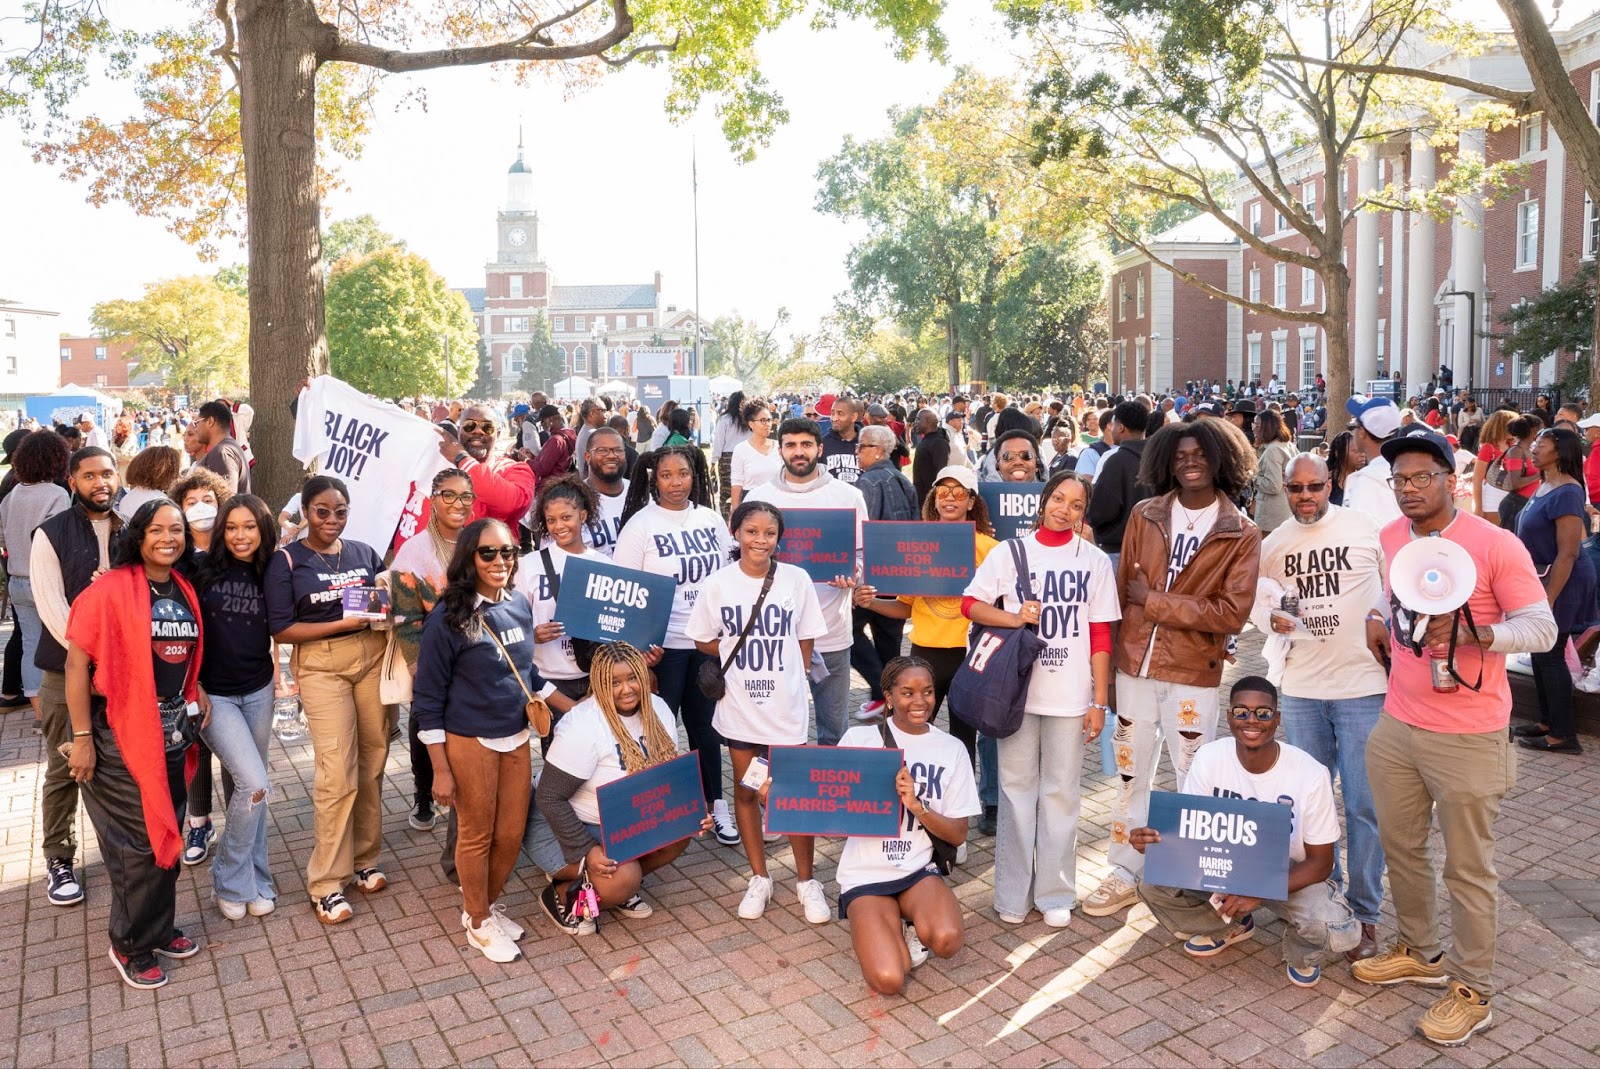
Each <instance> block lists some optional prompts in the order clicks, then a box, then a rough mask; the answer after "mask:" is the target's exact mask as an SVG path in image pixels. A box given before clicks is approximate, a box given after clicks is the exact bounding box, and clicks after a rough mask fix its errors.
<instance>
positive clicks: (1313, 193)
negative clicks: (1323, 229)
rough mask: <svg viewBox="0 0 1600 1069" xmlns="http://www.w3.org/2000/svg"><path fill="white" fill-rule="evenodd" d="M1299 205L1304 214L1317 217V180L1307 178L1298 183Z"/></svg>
mask: <svg viewBox="0 0 1600 1069" xmlns="http://www.w3.org/2000/svg"><path fill="white" fill-rule="evenodd" d="M1300 206H1301V207H1302V208H1304V209H1305V210H1306V214H1307V215H1309V216H1311V218H1313V219H1315V218H1316V217H1317V180H1316V179H1315V178H1307V179H1306V180H1305V181H1304V182H1301V183H1300Z"/></svg>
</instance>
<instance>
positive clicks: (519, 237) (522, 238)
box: [506, 226, 528, 249]
mask: <svg viewBox="0 0 1600 1069" xmlns="http://www.w3.org/2000/svg"><path fill="white" fill-rule="evenodd" d="M506 241H507V242H508V243H509V244H510V245H511V246H512V248H517V249H520V248H522V246H524V245H526V244H527V243H528V232H527V231H526V230H524V229H523V228H522V227H520V226H514V227H512V228H511V229H510V230H508V231H506Z"/></svg>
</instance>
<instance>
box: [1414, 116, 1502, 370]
mask: <svg viewBox="0 0 1600 1069" xmlns="http://www.w3.org/2000/svg"><path fill="white" fill-rule="evenodd" d="M1484 142H1485V136H1484V131H1482V130H1463V131H1462V132H1461V152H1460V158H1461V159H1466V158H1467V157H1468V156H1476V157H1477V158H1478V159H1480V160H1481V159H1483V148H1484ZM1451 246H1452V247H1451V256H1450V280H1451V283H1452V285H1451V287H1450V288H1451V289H1457V290H1465V291H1467V292H1470V293H1472V294H1475V295H1476V299H1475V302H1474V308H1473V314H1472V315H1470V316H1469V315H1468V314H1467V300H1466V298H1465V297H1456V298H1453V299H1454V300H1455V302H1456V318H1455V335H1456V336H1455V351H1456V357H1455V359H1456V363H1455V364H1454V365H1452V367H1451V370H1452V371H1454V372H1455V381H1456V382H1457V383H1459V384H1461V385H1463V386H1466V385H1469V384H1470V385H1475V386H1485V385H1487V380H1488V374H1487V370H1488V369H1487V367H1485V365H1484V363H1483V346H1482V345H1481V344H1480V343H1481V341H1482V339H1481V338H1477V337H1475V335H1476V334H1478V333H1481V331H1479V329H1478V326H1479V325H1478V323H1477V322H1476V321H1477V320H1480V319H1481V318H1482V317H1483V312H1484V308H1483V194H1482V192H1481V191H1478V190H1475V191H1473V192H1471V193H1467V194H1464V195H1463V196H1461V197H1460V198H1459V199H1458V200H1457V201H1456V220H1455V227H1454V232H1453V234H1452V235H1451ZM1468 353H1471V354H1472V356H1473V361H1474V367H1473V368H1470V369H1469V368H1468V367H1467V366H1466V365H1467V354H1468ZM1424 381H1426V379H1424Z"/></svg>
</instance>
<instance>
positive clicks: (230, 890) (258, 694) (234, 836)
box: [201, 681, 278, 902]
mask: <svg viewBox="0 0 1600 1069" xmlns="http://www.w3.org/2000/svg"><path fill="white" fill-rule="evenodd" d="M272 689H273V684H272V682H270V681H269V682H268V683H267V684H266V685H265V686H263V687H261V688H260V689H259V690H255V691H251V692H250V693H249V694H232V695H230V694H212V695H211V696H210V697H211V723H210V724H209V725H208V726H207V727H206V728H205V730H203V731H202V732H201V735H202V736H204V738H205V742H206V745H207V746H209V747H210V748H211V752H212V753H214V754H216V755H217V759H218V760H220V761H221V762H222V766H223V767H224V768H226V769H227V770H228V773H229V775H231V776H232V777H233V797H232V798H230V799H228V810H227V818H226V822H225V823H224V824H223V826H222V835H221V836H220V837H219V838H218V840H217V854H216V857H215V858H214V859H213V860H212V862H211V886H212V890H213V892H214V893H215V894H216V896H217V897H218V898H220V899H222V900H224V901H226V902H253V901H255V900H256V899H258V898H269V899H276V898H277V897H278V891H277V888H276V887H275V886H274V885H273V883H272V873H271V871H270V870H269V869H268V868H267V794H268V791H269V787H270V783H271V777H270V776H269V775H268V774H267V742H268V740H269V739H271V737H272ZM258 795H259V796H260V797H259V799H258V798H257V796H258Z"/></svg>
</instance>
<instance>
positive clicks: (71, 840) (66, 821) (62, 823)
mask: <svg viewBox="0 0 1600 1069" xmlns="http://www.w3.org/2000/svg"><path fill="white" fill-rule="evenodd" d="M30 656H31V654H30ZM39 726H40V728H41V730H42V731H43V732H44V759H45V766H44V792H43V795H42V808H43V813H41V815H40V822H41V824H42V825H43V833H44V858H45V860H46V861H54V860H55V859H56V858H60V859H61V860H63V861H71V860H72V859H73V858H74V856H76V854H77V852H78V842H77V838H76V836H75V835H74V834H73V825H74V824H75V823H76V822H77V819H78V781H77V780H75V779H73V778H72V773H71V772H68V771H67V759H66V758H65V757H63V756H61V747H62V746H63V745H65V744H66V743H69V742H71V741H72V717H71V716H69V715H68V714H67V677H66V674H65V673H62V672H45V673H44V678H43V679H42V680H41V681H40V683H39Z"/></svg>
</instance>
